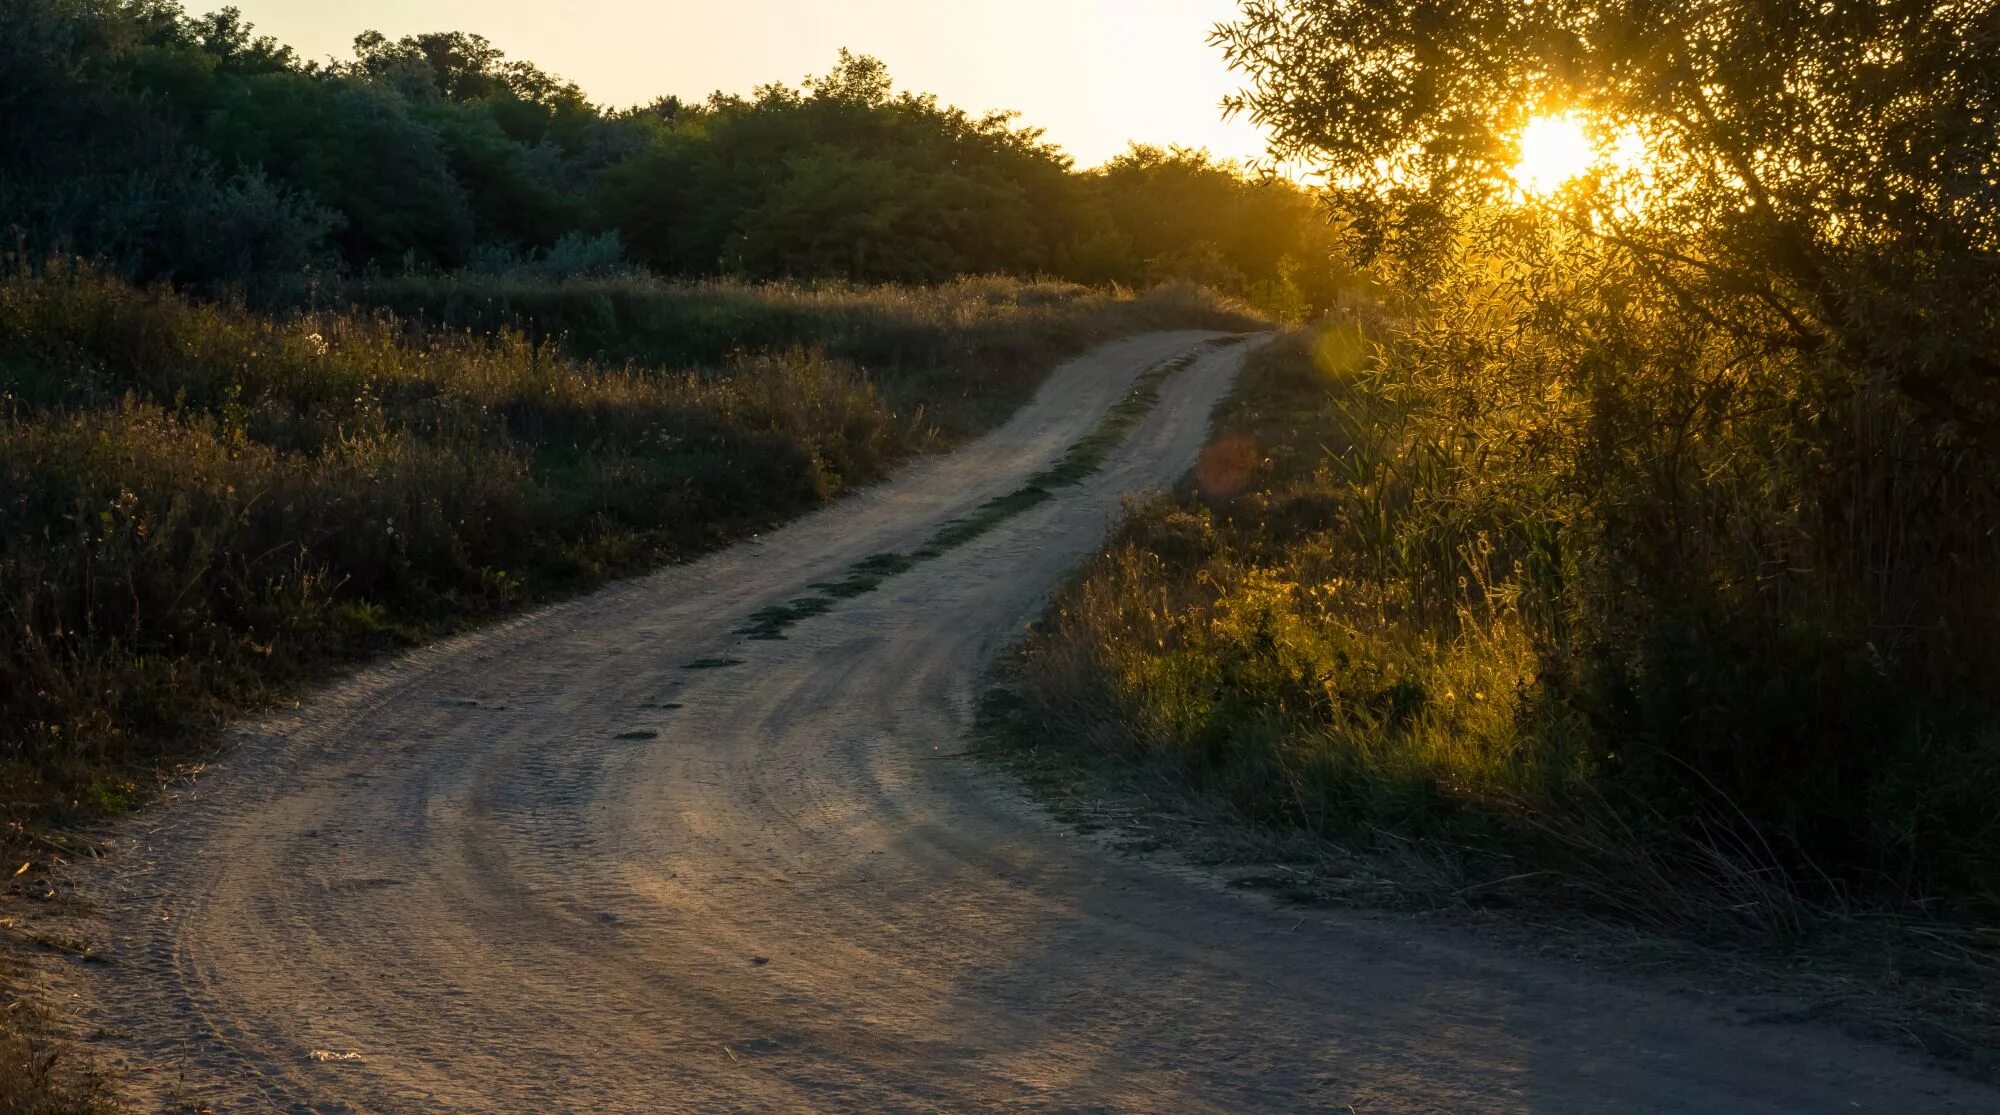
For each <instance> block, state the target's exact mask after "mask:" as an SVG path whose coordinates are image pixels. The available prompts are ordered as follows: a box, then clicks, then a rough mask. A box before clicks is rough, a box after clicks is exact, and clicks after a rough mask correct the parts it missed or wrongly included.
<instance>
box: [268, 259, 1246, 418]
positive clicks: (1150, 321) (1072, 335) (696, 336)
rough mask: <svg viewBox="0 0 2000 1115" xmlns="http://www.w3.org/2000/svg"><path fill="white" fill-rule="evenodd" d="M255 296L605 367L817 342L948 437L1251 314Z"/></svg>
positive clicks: (535, 293) (945, 292)
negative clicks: (1098, 368)
mask: <svg viewBox="0 0 2000 1115" xmlns="http://www.w3.org/2000/svg"><path fill="white" fill-rule="evenodd" d="M252 302H253V303H254V304H255V305H257V306H258V307H259V308H262V309H266V310H269V311H271V312H274V313H278V314H288V313H292V312H296V311H297V310H298V308H299V307H305V308H307V309H308V310H319V309H325V308H328V307H332V308H334V309H337V310H339V311H340V312H342V313H344V314H349V315H352V314H356V313H360V314H363V315H366V314H370V313H375V312H381V311H387V312H389V313H391V314H393V315H394V316H395V317H396V318H397V319H398V320H400V321H403V322H406V323H409V324H411V325H413V326H415V327H417V328H418V329H419V330H422V331H437V330H446V331H469V332H472V333H476V334H480V335H490V334H494V333H498V332H501V331H507V330H512V331H517V332H520V333H523V334H524V335H526V336H527V337H528V338H529V339H530V340H533V341H544V340H546V341H553V342H555V343H556V344H557V345H558V347H559V348H560V350H561V351H562V352H564V353H565V354H567V355H569V356H571V357H574V358H577V359H584V360H591V361H595V362H598V363H601V364H610V365H618V364H625V363H634V364H640V365H645V366H650V367H674V368H678V367H710V366H716V365H720V364H724V363H726V362H727V361H728V360H729V359H730V358H731V356H732V355H734V354H737V353H740V352H768V351H781V350H786V349H791V348H802V349H806V350H811V351H819V352H824V353H825V354H826V355H827V356H828V357H830V358H832V359H834V360H838V361H846V362H849V363H852V364H854V365H857V366H859V367H862V368H866V369H868V372H869V376H870V379H871V381H872V382H874V383H875V385H876V386H877V388H878V389H879V390H880V391H881V392H882V393H883V395H884V397H885V398H887V399H889V400H890V401H891V403H892V405H895V406H897V407H898V408H899V409H907V408H909V407H914V406H923V407H924V408H925V417H926V419H927V420H928V421H929V422H930V423H931V424H933V425H934V426H936V427H937V428H938V429H939V430H940V431H941V432H942V433H943V434H944V435H945V436H946V437H950V438H956V437H961V436H964V435H966V434H968V433H972V432H976V431H978V430H982V429H985V428H986V427H988V426H990V425H993V424H995V423H996V422H997V421H998V420H999V419H1000V418H1002V417H1004V416H1005V415H1006V414H1007V413H1009V412H1011V411H1012V410H1013V408H1014V407H1015V406H1017V405H1018V404H1020V403H1022V402H1024V401H1026V399H1027V398H1028V396H1029V395H1031V394H1033V393H1034V389H1035V387H1036V385H1037V384H1039V382H1040V376H1039V374H1023V373H1024V370H1029V369H1036V370H1045V369H1047V368H1049V367H1052V366H1053V365H1054V364H1056V363H1057V362H1059V361H1060V360H1062V359H1063V358H1065V357H1068V356H1072V355H1075V354H1078V353H1080V352H1082V351H1084V350H1085V349H1087V348H1089V347H1090V346H1091V345H1093V344H1096V343H1098V342H1101V341H1104V340H1108V339H1111V338H1113V337H1117V336H1123V335H1126V334H1130V333H1136V332H1143V331H1146V330H1149V329H1185V328H1214V329H1220V330H1228V331H1239V330H1244V329H1249V328H1253V327H1257V326H1258V324H1259V322H1260V321H1261V319H1259V318H1257V317H1256V316H1254V315H1252V314H1250V313H1248V312H1247V311H1245V310H1243V309H1242V308H1241V307H1240V306H1238V305H1237V304H1235V303H1233V302H1229V301H1227V300H1223V299H1220V298H1218V297H1217V296H1216V295H1215V294H1213V293H1211V292H1209V291H1207V290H1205V289H1203V288H1201V287H1198V286H1195V285H1194V284H1191V283H1185V282H1177V283H1169V284H1164V285H1162V286H1159V287H1155V288H1153V289H1152V290H1150V291H1147V292H1145V293H1144V294H1142V295H1139V296H1137V297H1134V296H1133V295H1131V294H1130V293H1127V292H1123V291H1119V290H1116V289H1101V288H1093V287H1087V286H1082V285H1079V284H1076V283H1067V282H1060V281H1054V280H1045V281H1027V280H1021V279H1013V278H1007V277H1004V276H990V277H971V278H963V279H958V280H955V281H953V282H948V283H942V284H937V285H934V286H869V285H861V284H853V283H842V282H831V281H827V282H815V283H763V284H759V283H746V282H741V281H736V280H709V281H684V280H670V279H661V278H657V277H654V276H650V275H645V274H626V275H614V276H598V277H579V278H571V279H565V280H561V281H556V282H548V281H537V280H534V279H529V278H513V277H504V276H485V275H474V274H461V275H443V276H425V275H411V276H399V277H377V278H365V279H354V280H349V281H346V282H342V283H336V284H332V285H328V286H324V287H308V286H304V285H299V286H296V287H289V286H285V285H278V286H275V287H270V288H268V289H263V288H260V289H258V290H256V291H255V292H253V297H252Z"/></svg>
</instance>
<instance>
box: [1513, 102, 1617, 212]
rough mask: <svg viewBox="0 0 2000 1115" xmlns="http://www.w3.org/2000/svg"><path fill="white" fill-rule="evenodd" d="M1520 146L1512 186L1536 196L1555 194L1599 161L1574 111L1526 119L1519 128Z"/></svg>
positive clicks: (1592, 144) (1581, 121)
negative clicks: (1523, 124) (1525, 123)
mask: <svg viewBox="0 0 2000 1115" xmlns="http://www.w3.org/2000/svg"><path fill="white" fill-rule="evenodd" d="M1520 146H1521V161H1520V162H1518V163H1515V164H1514V169H1513V171H1512V177H1513V179H1514V184H1515V185H1516V186H1519V187H1520V188H1521V190H1522V191H1523V192H1525V193H1528V194H1533V195H1537V196H1540V195H1547V194H1552V193H1554V192H1556V191H1557V190H1559V189H1561V188H1562V187H1563V184H1564V183H1566V182H1568V181H1569V180H1570V179H1572V178H1575V177H1576V176H1577V175H1579V174H1582V173H1583V172H1584V171H1587V170H1589V169H1590V167H1591V164H1593V163H1595V162H1596V161H1597V160H1598V150H1597V145H1596V144H1595V143H1593V142H1592V141H1591V138H1590V132H1589V130H1588V129H1587V128H1586V127H1585V126H1584V118H1583V117H1582V115H1580V114H1578V113H1574V112H1565V113H1561V114H1558V115H1551V116H1537V117H1535V118H1534V119H1532V120H1529V121H1528V124H1527V126H1526V127H1524V128H1522V129H1521V141H1520Z"/></svg>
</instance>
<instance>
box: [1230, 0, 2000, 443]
mask: <svg viewBox="0 0 2000 1115" xmlns="http://www.w3.org/2000/svg"><path fill="white" fill-rule="evenodd" d="M1217 40H1218V41H1219V43H1220V44H1221V45H1222V46H1223V47H1224V49H1225V50H1226V52H1227V54H1228V56H1229V58H1230V60H1231V61H1232V63H1233V64H1235V65H1236V66H1237V67H1239V69H1241V70H1242V71H1243V72H1244V73H1245V74H1246V75H1247V77H1248V87H1247V88H1246V89H1245V90H1244V91H1243V93H1242V94H1241V95H1240V96H1239V97H1237V98H1236V99H1235V100H1234V101H1233V103H1232V106H1233V107H1234V108H1235V109H1237V110H1238V111H1241V112H1244V113H1247V114H1248V115H1249V117H1250V118H1251V119H1253V120H1255V121H1256V122H1257V123H1259V124H1261V125H1263V126H1264V127H1265V128H1267V129H1269V131H1270V133H1271V135H1272V137H1273V138H1272V152H1273V155H1274V156H1276V157H1280V158H1286V159H1299V160H1304V161H1308V162H1312V163H1316V164H1317V165H1319V166H1322V167H1324V168H1325V169H1326V170H1327V172H1328V176H1329V180H1330V181H1331V182H1332V183H1333V184H1334V186H1335V188H1336V190H1337V192H1338V193H1339V197H1340V202H1341V205H1342V207H1343V208H1344V209H1345V210H1346V211H1347V212H1348V213H1349V214H1350V215H1351V218H1352V220H1353V223H1354V227H1355V229H1356V231H1357V232H1358V233H1359V234H1360V236H1361V239H1362V243H1363V246H1364V248H1365V249H1367V250H1369V251H1381V250H1383V249H1393V251H1394V252H1397V253H1401V254H1402V255H1404V256H1406V257H1416V256H1420V255H1422V254H1423V253H1424V252H1426V251H1431V250H1435V249H1437V248H1439V247H1440V246H1441V245H1443V244H1446V243H1448V242H1449V241H1450V239H1451V235H1452V232H1453V230H1456V229H1458V228H1460V227H1461V224H1462V220H1463V218H1464V217H1465V214H1466V213H1467V212H1468V211H1470V210H1472V209H1475V208H1476V207H1478V206H1481V205H1485V204H1488V203H1493V202H1497V201H1500V200H1502V199H1504V198H1505V197H1506V196H1507V195H1508V194H1509V192H1510V191H1512V190H1513V189H1514V175H1513V174H1512V173H1511V172H1512V171H1513V170H1514V169H1515V168H1516V167H1517V166H1520V165H1522V164H1521V160H1522V157H1523V151H1522V144H1523V141H1524V139H1525V140H1526V141H1527V142H1528V143H1530V144H1533V143H1536V142H1541V143H1544V144H1546V142H1547V140H1548V139H1549V136H1548V135H1547V134H1545V133H1538V132H1537V131H1536V129H1535V127H1534V126H1533V122H1534V121H1537V120H1541V121H1548V120H1566V121H1574V122H1577V123H1578V125H1579V126H1580V127H1582V128H1584V129H1585V130H1586V131H1587V133H1588V134H1589V136H1590V137H1591V142H1592V144H1593V145H1594V147H1595V148H1596V149H1597V150H1599V151H1607V150H1613V149H1616V150H1620V151H1623V152H1625V157H1623V158H1619V159H1606V160H1600V161H1598V162H1596V163H1594V164H1593V165H1592V166H1591V167H1588V168H1586V169H1585V170H1584V171H1583V172H1581V173H1576V174H1573V175H1571V174H1566V175H1564V176H1563V182H1562V183H1560V184H1561V185H1563V187H1564V188H1562V189H1560V190H1556V189H1536V190H1533V191H1531V192H1532V193H1534V194H1535V195H1537V196H1538V197H1539V199H1540V200H1541V201H1542V202H1543V203H1544V204H1545V205H1546V206H1548V207H1550V208H1557V209H1560V210H1561V211H1562V215H1563V216H1564V217H1566V218H1567V219H1569V221H1570V222H1571V224H1572V226H1573V227H1574V228H1576V229H1579V230H1583V231H1584V232H1586V233H1588V234H1589V235H1592V236H1596V237H1600V238H1602V239H1603V240H1605V241H1606V242H1609V243H1613V244H1618V245H1622V246H1623V247H1624V248H1625V249H1626V250H1628V251H1630V252H1632V253H1634V254H1635V255H1637V256H1640V257H1643V258H1644V259H1645V260H1646V261H1647V264H1646V266H1648V267H1649V268H1652V269H1654V274H1655V276H1656V277H1658V278H1661V279H1662V280H1664V279H1666V278H1667V277H1668V276H1671V284H1672V286H1673V288H1674V289H1675V290H1677V291H1679V292H1681V293H1682V294H1683V295H1685V296H1687V297H1689V298H1691V299H1693V300H1695V301H1697V302H1699V303H1700V304H1701V305H1702V306H1703V307H1704V308H1705V309H1706V311H1707V312H1710V313H1714V314H1719V315H1723V316H1725V317H1728V318H1730V319H1731V320H1732V321H1733V322H1735V324H1736V325H1737V326H1740V327H1743V328H1756V329H1758V330H1760V331H1768V332H1769V333H1771V334H1772V335H1774V336H1780V337H1782V338H1783V339H1784V340H1785V341H1786V342H1787V343H1790V344H1794V345H1797V346H1801V347H1806V348H1812V347H1816V346H1819V345H1822V344H1827V343H1833V344H1837V345H1840V346H1843V347H1844V348H1845V349H1846V350H1847V351H1848V352H1849V353H1850V354H1851V355H1853V356H1855V357H1858V358H1861V359H1864V360H1866V361H1868V362H1869V363H1871V364H1875V365H1879V366H1882V367H1885V368H1893V369H1894V371H1895V373H1896V374H1897V375H1899V376H1901V377H1902V378H1903V379H1904V381H1905V383H1906V384H1907V386H1908V387H1909V388H1910V389H1911V390H1912V391H1913V392H1914V393H1916V394H1919V395H1924V396H1927V397H1929V398H1931V399H1932V401H1933V402H1934V403H1936V404H1938V405H1944V402H1945V394H1947V393H1948V392H1949V390H1950V381H1951V380H1952V378H1953V377H1954V376H1956V375H1960V374H1971V375H1976V376H1979V377H1990V376H1993V375H1995V374H1996V371H2000V365H1996V364H1995V358H1994V356H1993V352H1994V351H1995V347H1994V345H1993V344H1992V341H1993V339H1994V336H1995V333H1994V321H1995V315H1996V307H2000V293H1996V292H2000V161H1996V160H2000V65H1995V64H1994V59H1995V58H2000V7H1996V6H1995V5H1992V4H1990V3H1985V2H1948V0H1947V2H1939V0H1878V2H1859V0H1823V2H1787V3H1771V2H1749V0H1704V2H1696V3H1682V2H1662V0H1590V2H1579V0H1548V2H1538V3H1521V2H1518V0H1433V2H1419V3H1402V2H1389V0H1248V2H1247V3H1245V4H1244V6H1243V12H1242V15H1241V17H1240V18H1239V19H1238V20H1237V21H1236V22H1234V23H1231V24H1228V25H1226V26H1224V27H1221V28H1219V29H1218V30H1217ZM1639 151H1642V152H1643V155H1642V156H1636V157H1635V153H1636V152H1639ZM1750 318H1755V319H1756V320H1755V321H1754V322H1753V321H1751V320H1749V319H1750Z"/></svg>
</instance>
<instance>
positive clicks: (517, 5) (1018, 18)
mask: <svg viewBox="0 0 2000 1115" xmlns="http://www.w3.org/2000/svg"><path fill="white" fill-rule="evenodd" d="M224 2H225V0H213V3H204V2H203V0H188V3H187V7H188V9H189V10H190V11H196V12H199V11H206V10H208V9H209V8H210V7H221V6H223V5H224ZM227 2H228V3H233V4H234V5H235V6H236V7H238V8H241V9H242V10H243V14H244V16H245V17H246V18H247V19H249V20H250V21H251V22H252V23H254V24H256V25H257V28H258V30H259V31H260V32H261V33H264V34H268V35H272V36H274V37H276V38H277V39H278V40H279V41H280V42H283V43H287V44H289V45H290V46H292V47H293V48H295V49H297V50H298V51H299V52H300V53H301V54H302V55H304V56H305V57H307V58H326V57H328V56H332V57H336V58H340V59H343V60H344V59H346V58H349V57H351V55H352V43H353V40H354V36H355V35H356V34H358V33H359V32H361V31H364V30H376V31H380V32H382V33H383V34H385V35H388V36H390V37H391V38H397V37H400V36H403V35H409V34H417V33H420V32H425V31H469V32H474V33H477V34H480V35H484V36H486V38H488V39H489V40H491V41H492V42H493V44H494V45H495V46H498V47H499V48H500V49H501V50H503V51H505V52H506V53H507V55H508V57H510V58H522V59H526V60H528V61H531V62H533V63H535V64H536V65H538V66H540V67H542V68H543V69H545V70H548V71H550V72H552V73H556V74H560V75H561V76H563V77H566V78H568V79H570V80H571V81H574V82H576V83H577V84H578V85H580V86H582V87H583V89H584V90H585V92H587V93H588V94H589V95H590V98H591V99H592V100H594V101H597V102H598V103H600V104H606V105H613V106H621V107H622V106H625V105H631V104H639V103H643V102H647V101H650V100H652V99H653V98H655V97H657V96H661V95H663V94H668V93H672V94H676V95H678V96H680V97H682V98H683V99H700V98H704V97H706V96H707V95H708V94H709V93H711V92H714V91H716V90H721V91H724V92H730V93H748V92H750V90H751V89H752V88H753V87H754V86H757V85H762V84H766V83H768V82H772V81H784V82H786V83H789V84H796V83H797V82H798V81H799V79H800V78H802V77H804V76H806V75H807V74H817V73H824V72H826V71H827V70H828V69H830V68H832V65H833V62H834V60H835V55H836V53H837V52H838V51H839V49H840V48H841V47H847V48H848V49H850V50H853V51H855V52H857V53H862V54H873V55H875V56H876V57H878V58H880V59H882V60H883V61H884V62H887V63H888V64H889V72H890V74H891V75H893V76H894V78H895V80H896V86H897V88H898V89H908V90H916V91H920V92H928V93H936V94H937V95H938V97H939V99H941V100H943V101H945V102H947V103H949V104H955V105H958V106H960V107H962V108H965V109H968V110H971V111H975V112H980V111H986V110H989V109H1015V110H1018V111H1019V112H1020V113H1021V117H1022V120H1023V121H1024V122H1026V123H1028V124H1032V125H1035V126H1037V127H1040V128H1044V129H1046V130H1047V132H1048V136H1049V138H1050V139H1052V140H1054V141H1055V142H1056V143H1059V144H1061V145H1062V147H1063V149H1064V150H1066V151H1068V152H1069V153H1070V154H1071V155H1072V156H1074V157H1075V158H1076V160H1077V162H1078V164H1079V165H1083V166H1090V165H1094V164H1097V163H1100V162H1103V161H1104V160H1105V159H1106V158H1108V157H1110V156H1112V155H1114V154H1117V153H1118V152H1119V151H1121V150H1123V149H1124V147H1125V144H1126V143H1127V141H1130V140H1137V141H1139V142H1144V143H1154V144H1159V145H1162V146H1165V145H1167V144H1170V143H1184V144H1188V145H1190V146H1196V147H1206V148H1208V149H1209V150H1211V151H1213V152H1214V153H1215V154H1217V155H1219V156H1223V157H1226V158H1234V159H1249V158H1253V157H1256V156H1258V155H1261V154H1262V153H1263V144H1262V140H1261V139H1260V138H1259V136H1258V133H1257V130H1256V129H1255V128H1254V127H1252V126H1251V125H1250V124H1249V123H1248V122H1247V121H1244V120H1241V119H1238V120H1232V121H1228V122H1225V121H1223V120H1222V119H1221V111H1220V109H1219V108H1218V107H1217V104H1218V102H1219V101H1220V100H1221V99H1222V97H1223V95H1224V94H1225V93H1228V92H1231V91H1233V90H1234V89H1236V88H1237V87H1238V86H1239V85H1240V84H1241V82H1240V80H1239V78H1238V75H1235V74H1232V73H1231V72H1230V71H1229V69H1228V68H1227V67H1226V66H1224V65H1223V63H1222V57H1221V54H1220V52H1219V51H1217V50H1216V49H1215V48H1214V47H1211V46H1209V45H1208V42H1207V38H1208V31H1209V28H1210V27H1212V26H1213V25H1214V24H1215V23H1217V22H1219V21H1222V20H1226V19H1229V18H1231V17H1232V16H1233V15H1234V14H1235V12H1236V3H1235V0H560V2H551V0H332V2H329V0H227Z"/></svg>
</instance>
